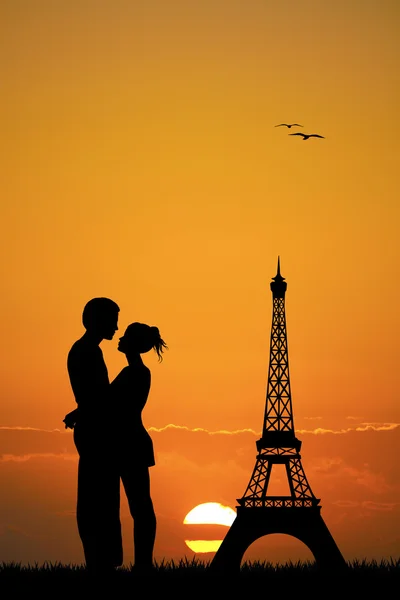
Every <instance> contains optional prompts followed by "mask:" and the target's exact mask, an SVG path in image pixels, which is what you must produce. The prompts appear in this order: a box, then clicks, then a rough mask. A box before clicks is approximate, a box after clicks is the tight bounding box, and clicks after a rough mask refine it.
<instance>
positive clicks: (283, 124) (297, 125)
mask: <svg viewBox="0 0 400 600" xmlns="http://www.w3.org/2000/svg"><path fill="white" fill-rule="evenodd" d="M275 127H288V128H289V129H290V128H291V127H304V125H300V123H279V125H275Z"/></svg>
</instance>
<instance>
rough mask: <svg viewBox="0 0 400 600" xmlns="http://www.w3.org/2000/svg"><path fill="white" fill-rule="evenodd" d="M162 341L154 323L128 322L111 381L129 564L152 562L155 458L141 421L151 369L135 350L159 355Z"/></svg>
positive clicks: (138, 566)
mask: <svg viewBox="0 0 400 600" xmlns="http://www.w3.org/2000/svg"><path fill="white" fill-rule="evenodd" d="M167 348H168V346H167V345H166V343H165V342H164V340H163V339H162V338H161V336H160V332H159V330H158V328H157V327H150V326H149V325H145V324H144V323H132V324H131V325H129V326H128V327H127V329H126V331H125V333H124V335H123V336H122V337H121V338H120V339H119V344H118V350H119V351H120V352H122V353H123V354H125V355H126V358H127V361H128V366H127V367H125V368H124V369H122V371H121V372H120V373H119V374H118V375H117V377H116V378H115V379H114V380H113V381H112V382H111V398H112V417H111V419H112V423H111V425H112V431H113V447H114V450H115V452H116V458H115V460H116V464H117V466H118V470H119V474H120V478H121V481H122V483H123V486H124V489H125V493H126V497H127V500H128V504H129V510H130V513H131V516H132V518H133V521H134V530H133V539H134V554H135V563H134V564H135V570H136V571H140V572H147V571H148V570H150V569H151V568H152V566H153V549H154V542H155V537H156V516H155V512H154V508H153V502H152V499H151V495H150V473H149V467H152V466H153V465H154V464H155V459H154V450H153V442H152V439H151V437H150V435H149V434H148V432H147V430H146V428H145V427H144V425H143V422H142V410H143V408H144V406H145V404H146V402H147V398H148V395H149V392H150V386H151V373H150V370H149V369H148V367H146V365H145V364H144V363H143V360H142V357H141V354H144V353H146V352H149V351H150V350H151V349H154V350H155V352H156V353H157V355H158V359H159V361H160V362H161V361H162V353H163V351H164V349H167Z"/></svg>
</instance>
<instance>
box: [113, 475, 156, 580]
mask: <svg viewBox="0 0 400 600" xmlns="http://www.w3.org/2000/svg"><path fill="white" fill-rule="evenodd" d="M121 479H122V483H123V486H124V489H125V493H126V497H127V499H128V504H129V509H130V513H131V515H132V518H133V542H134V549H135V567H137V568H139V569H150V568H151V567H152V566H153V550H154V542H155V538H156V527H157V521H156V515H155V512H154V507H153V502H152V499H151V495H150V473H149V469H148V467H145V466H144V467H133V468H132V467H130V466H125V467H124V468H123V469H122V473H121Z"/></svg>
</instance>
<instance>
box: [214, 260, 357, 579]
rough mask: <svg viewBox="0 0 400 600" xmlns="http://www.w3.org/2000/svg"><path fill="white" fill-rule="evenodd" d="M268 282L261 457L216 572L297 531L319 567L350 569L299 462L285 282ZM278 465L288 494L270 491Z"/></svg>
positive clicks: (220, 552) (216, 562)
mask: <svg viewBox="0 0 400 600" xmlns="http://www.w3.org/2000/svg"><path fill="white" fill-rule="evenodd" d="M272 279H273V281H272V282H271V284H270V287H271V291H272V296H273V311H272V327H271V339H270V356H269V370H268V384H267V398H266V405H265V412H264V422H263V429H262V435H261V438H260V439H259V440H257V442H256V446H257V457H256V463H255V466H254V469H253V473H252V475H251V477H250V481H249V483H248V485H247V488H246V491H245V492H244V494H243V496H242V498H240V499H238V500H237V502H238V506H237V507H236V518H235V520H234V522H233V523H232V525H231V526H230V528H229V529H228V532H227V534H226V536H225V538H224V540H223V541H222V544H221V546H220V547H219V549H218V551H217V552H216V554H215V556H214V558H213V560H212V562H211V565H210V568H211V570H213V571H221V570H224V571H227V570H230V571H237V570H239V569H240V564H241V561H242V558H243V556H244V553H245V552H246V550H247V548H248V547H249V546H250V545H251V544H252V543H253V542H255V541H256V540H257V539H259V538H260V537H263V536H265V535H269V534H272V533H281V534H287V535H290V536H293V537H295V538H297V539H299V540H300V541H301V542H303V543H304V544H305V545H306V546H307V547H308V548H309V550H310V551H311V553H312V554H313V556H314V558H315V561H316V564H317V566H318V567H320V568H321V569H324V570H325V569H334V570H338V569H341V570H342V569H346V568H347V563H346V561H345V560H344V558H343V556H342V554H341V552H340V550H339V548H338V546H337V545H336V542H335V540H334V538H333V537H332V535H331V533H330V531H329V529H328V527H327V525H326V523H325V521H324V520H323V518H322V515H321V506H320V500H319V499H318V498H316V497H315V496H314V494H313V492H312V490H311V487H310V484H309V483H308V480H307V477H306V474H305V472H304V469H303V465H302V462H301V455H300V449H301V441H300V440H298V439H297V438H296V436H295V429H294V420H293V410H292V396H291V390H290V376H289V355H288V344H287V332H286V314H285V293H286V289H287V284H286V282H285V278H284V277H282V276H281V273H280V260H279V257H278V269H277V274H276V275H275V277H273V278H272ZM274 465H284V467H285V470H286V475H287V479H288V484H289V491H290V493H289V494H288V495H287V496H271V495H269V494H268V485H269V482H270V477H271V471H272V469H273V467H274Z"/></svg>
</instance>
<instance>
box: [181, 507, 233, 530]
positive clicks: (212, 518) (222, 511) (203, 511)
mask: <svg viewBox="0 0 400 600" xmlns="http://www.w3.org/2000/svg"><path fill="white" fill-rule="evenodd" d="M235 518H236V513H235V511H234V510H233V509H232V508H231V507H230V506H223V504H219V502H205V503H204V504H199V505H198V506H195V507H194V508H193V509H192V510H191V511H189V512H188V514H187V515H186V517H185V518H184V520H183V522H184V523H185V524H191V525H200V524H202V523H204V524H208V525H211V524H214V525H226V526H227V527H230V526H231V525H232V523H233V521H234V520H235Z"/></svg>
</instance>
